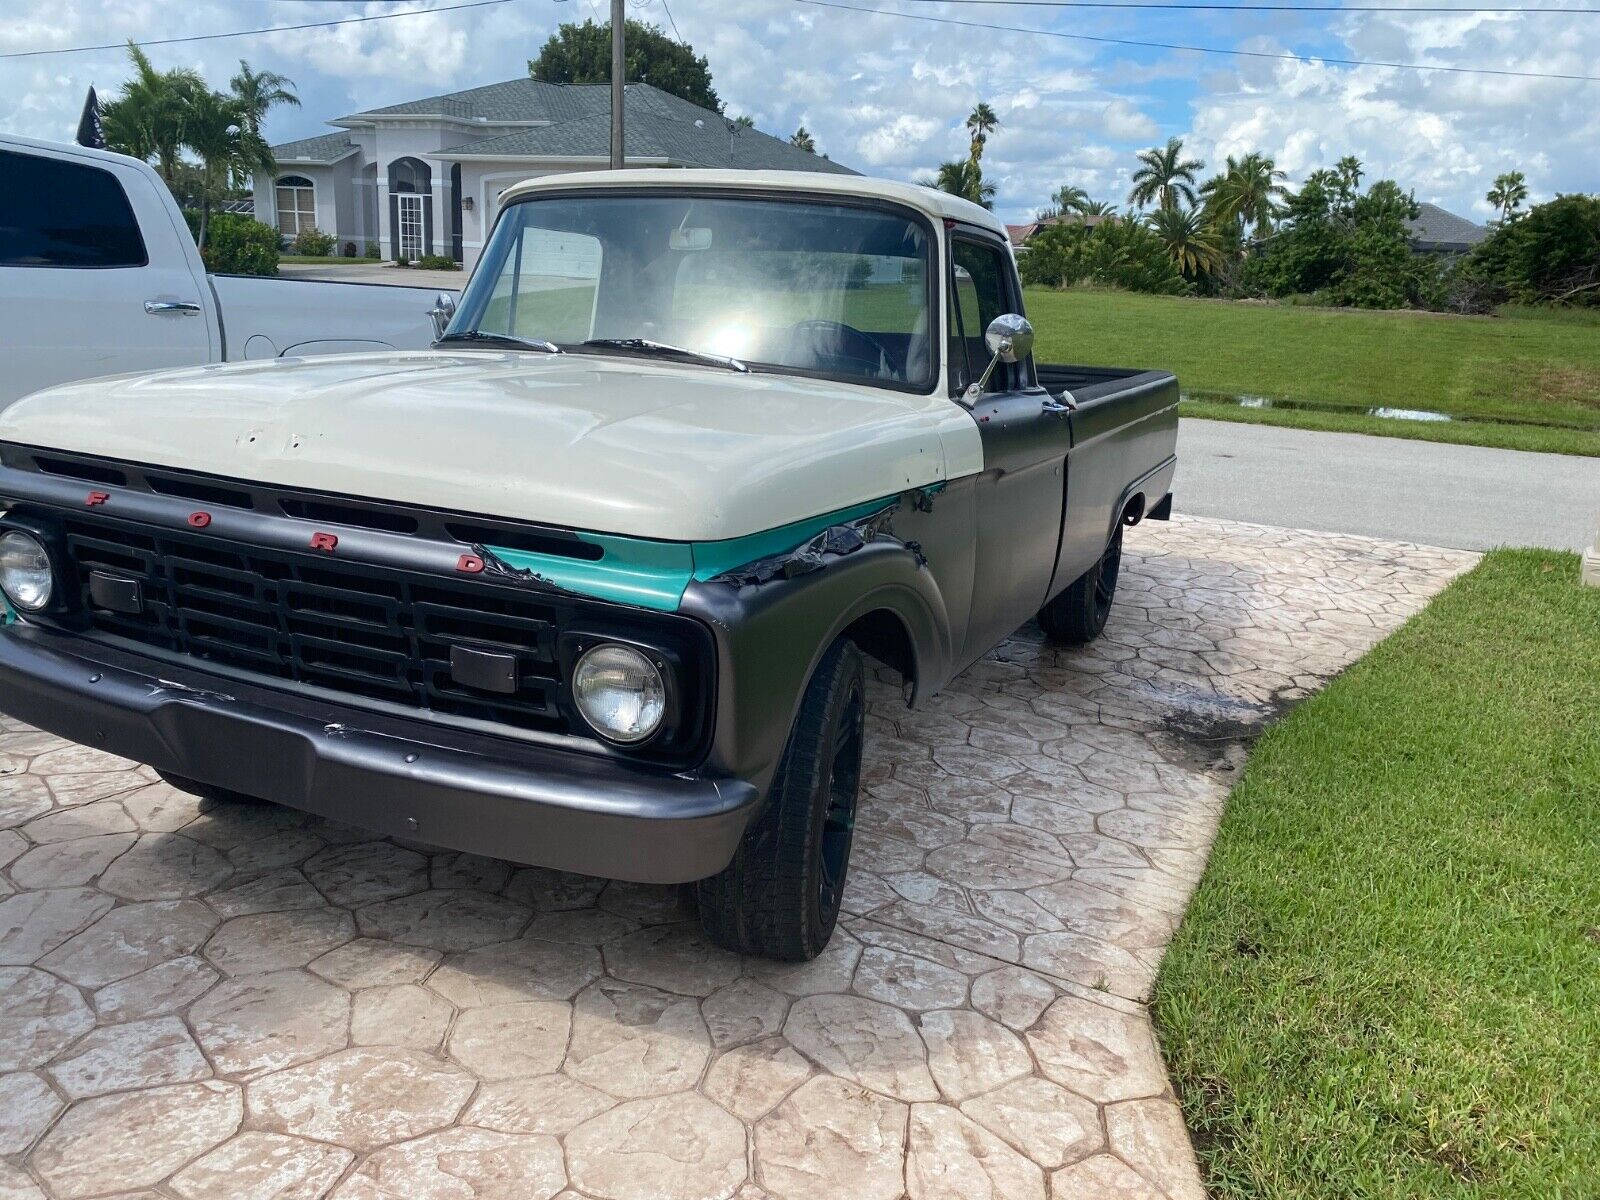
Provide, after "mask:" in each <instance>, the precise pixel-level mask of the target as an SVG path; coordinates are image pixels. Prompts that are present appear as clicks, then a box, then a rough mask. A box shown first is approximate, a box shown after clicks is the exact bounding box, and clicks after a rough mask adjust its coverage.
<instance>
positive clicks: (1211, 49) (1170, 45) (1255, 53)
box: [792, 0, 1600, 83]
mask: <svg viewBox="0 0 1600 1200" xmlns="http://www.w3.org/2000/svg"><path fill="white" fill-rule="evenodd" d="M792 2H793V3H795V4H809V5H811V6H813V7H815V8H837V9H839V10H841V11H842V12H853V13H866V14H867V15H868V16H876V17H900V18H902V19H904V20H907V21H931V22H933V23H934V24H936V25H960V26H962V27H963V28H966V29H984V30H988V31H990V32H995V33H1026V34H1029V35H1031V36H1033V37H1049V38H1063V39H1065V40H1067V41H1072V42H1096V43H1099V44H1101V45H1108V46H1137V47H1140V48H1143V49H1146V50H1187V51H1190V52H1191V53H1194V54H1227V55H1233V56H1237V57H1242V58H1267V59H1276V60H1279V61H1283V62H1299V63H1310V64H1313V65H1315V64H1317V63H1330V64H1332V65H1334V66H1337V67H1387V68H1389V69H1391V70H1396V71H1445V72H1449V73H1451V74H1455V75H1503V76H1510V77H1512V78H1516V79H1566V80H1572V81H1575V82H1578V83H1600V75H1563V74H1558V73H1555V72H1547V71H1510V70H1502V69H1498V68H1495V67H1445V66H1438V65H1435V64H1432V63H1399V62H1380V61H1377V60H1373V59H1361V58H1330V57H1327V56H1325V55H1320V54H1316V55H1308V54H1287V53H1281V54H1275V53H1272V52H1270V51H1266V50H1224V49H1221V48H1220V47H1217V46H1186V45H1183V44H1181V43H1178V42H1146V41H1139V40H1136V39H1134V38H1115V37H1097V36H1095V35H1094V34H1089V33H1062V32H1060V31H1058V30H1055V29H1028V28H1025V27H1024V26H1021V25H995V24H992V23H990V22H986V21H963V20H961V19H960V18H959V17H935V16H930V15H928V14H926V13H908V12H896V11H895V10H894V9H892V8H858V7H857V6H855V5H853V4H840V3H838V2H837V0H792Z"/></svg>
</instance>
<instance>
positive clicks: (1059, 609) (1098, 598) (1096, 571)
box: [1039, 521, 1122, 646]
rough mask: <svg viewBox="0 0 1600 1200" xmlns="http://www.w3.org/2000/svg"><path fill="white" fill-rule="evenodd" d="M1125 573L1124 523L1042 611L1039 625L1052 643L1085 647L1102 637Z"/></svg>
mask: <svg viewBox="0 0 1600 1200" xmlns="http://www.w3.org/2000/svg"><path fill="white" fill-rule="evenodd" d="M1121 572H1122V522H1120V521H1118V522H1117V530H1116V532H1115V533H1113V534H1112V535H1111V540H1110V541H1109V542H1108V543H1106V548H1105V552H1104V553H1103V554H1101V556H1100V559H1099V561H1098V562H1096V563H1095V564H1094V566H1092V567H1090V568H1089V569H1088V570H1087V571H1085V572H1084V573H1083V574H1082V575H1080V576H1078V578H1077V579H1075V580H1073V581H1072V583H1071V584H1070V585H1069V586H1068V587H1067V590H1066V591H1064V592H1062V593H1061V594H1060V595H1059V596H1057V597H1056V598H1055V599H1054V600H1052V601H1050V603H1049V604H1046V605H1045V606H1044V607H1043V608H1041V609H1040V610H1039V627H1040V628H1041V629H1043V630H1044V635H1045V637H1047V638H1049V639H1050V640H1051V641H1052V642H1060V643H1062V644H1064V645H1067V646H1085V645H1088V643H1090V642H1092V641H1094V639H1095V638H1097V637H1099V636H1100V631H1101V630H1102V629H1104V628H1105V627H1106V618H1107V617H1109V616H1110V615H1111V601H1112V599H1113V598H1114V597H1115V596H1116V594H1117V576H1118V575H1119V574H1121Z"/></svg>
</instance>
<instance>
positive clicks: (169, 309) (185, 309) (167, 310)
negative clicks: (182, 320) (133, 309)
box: [144, 300, 200, 317]
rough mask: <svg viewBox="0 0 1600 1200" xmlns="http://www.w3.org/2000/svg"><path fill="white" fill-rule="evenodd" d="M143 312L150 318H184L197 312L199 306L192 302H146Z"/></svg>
mask: <svg viewBox="0 0 1600 1200" xmlns="http://www.w3.org/2000/svg"><path fill="white" fill-rule="evenodd" d="M144 311H145V312H147V313H149V314H150V315H151V316H152V317H168V316H174V315H176V316H180V317H184V316H188V315H189V314H190V313H197V312H199V311H200V306H199V305H198V304H196V303H195V302H194V301H193V300H146V301H145V302H144Z"/></svg>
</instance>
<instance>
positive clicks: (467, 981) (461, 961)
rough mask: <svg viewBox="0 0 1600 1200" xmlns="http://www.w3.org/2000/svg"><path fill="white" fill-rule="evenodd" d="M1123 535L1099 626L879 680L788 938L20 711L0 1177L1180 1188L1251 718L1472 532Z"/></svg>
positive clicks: (179, 1188)
mask: <svg viewBox="0 0 1600 1200" xmlns="http://www.w3.org/2000/svg"><path fill="white" fill-rule="evenodd" d="M1128 544H1129V559H1128V561H1127V563H1126V565H1125V568H1124V574H1123V581H1122V592H1121V596H1120V598H1119V603H1118V605H1117V607H1116V609H1115V611H1114V615H1113V617H1112V620H1111V623H1110V626H1109V627H1108V629H1107V631H1106V635H1105V637H1104V638H1103V639H1102V641H1101V642H1100V643H1098V644H1097V645H1096V646H1095V647H1093V648H1091V649H1089V650H1087V651H1077V652H1069V651H1063V650H1055V649H1051V648H1048V647H1046V646H1045V645H1043V644H1042V642H1041V641H1040V639H1039V637H1038V635H1037V632H1036V631H1033V630H1026V631H1023V632H1022V633H1020V634H1019V635H1018V636H1017V637H1015V638H1014V639H1012V640H1011V641H1010V642H1008V643H1007V644H1006V645H1004V646H1003V647H1001V648H1000V649H999V650H997V651H996V652H995V653H994V654H992V655H991V656H990V657H988V658H987V659H985V660H984V661H983V662H982V663H980V664H979V665H978V666H976V667H975V668H974V669H972V670H971V671H969V672H967V673H966V674H965V675H964V676H963V677H962V678H961V679H960V680H959V681H958V682H957V683H956V684H955V685H954V686H953V687H951V688H950V690H949V691H948V692H947V693H946V694H944V695H942V696H941V697H939V698H938V699H937V700H936V701H935V702H934V703H933V705H932V706H931V708H930V709H929V710H928V711H926V712H923V713H919V714H915V715H908V714H907V713H906V712H905V711H904V709H902V708H900V707H898V705H897V703H896V696H895V693H894V691H893V689H892V688H890V687H888V686H887V685H884V686H881V687H879V688H878V689H877V695H876V697H875V703H874V708H873V714H872V717H871V720H872V724H873V730H872V732H873V734H874V736H873V738H872V742H871V751H870V753H871V761H870V764H869V772H868V778H869V782H868V788H869V792H870V795H869V797H868V798H867V800H866V803H865V805H864V810H863V815H862V819H861V828H860V831H859V833H858V838H857V849H856V870H855V871H854V872H853V873H852V880H851V888H850V894H849V897H848V905H847V907H848V910H849V913H850V915H849V917H848V918H847V919H846V920H845V921H844V922H843V925H842V927H841V929H840V931H839V932H838V934H837V935H836V937H835V938H834V941H833V943H832V945H831V946H830V948H829V949H828V951H827V953H826V954H825V955H824V956H823V957H822V958H820V959H819V960H817V961H816V962H814V963H810V964H807V965H804V966H782V965H776V964H772V963H766V962H759V961H751V960H744V961H741V960H740V959H738V958H736V957H734V956H731V955H728V954H724V953H721V952H719V951H716V950H713V949H711V948H710V947H708V946H706V945H705V944H704V943H703V942H701V941H700V939H699V937H698V936H697V935H696V933H695V927H694V925H693V923H692V921H691V919H690V914H689V913H688V912H687V911H686V910H685V908H684V906H683V904H682V902H681V899H680V895H679V892H678V891H677V890H676V889H663V888H646V887H639V886H631V885H623V884H616V883H612V884H606V883H604V882H602V881H599V880H591V879H584V878H577V877H571V876H563V875H558V874H554V873H552V872H548V871H543V870H536V869H526V868H519V867H516V866H514V865H513V864H510V863H505V862H498V861H494V860H490V859H483V858H474V857H470V856H462V855H457V854H451V853H443V852H434V851H430V850H429V849H428V848H427V847H421V846H407V845H399V844H396V843H394V842H389V841H375V840H373V839H371V838H370V837H369V836H367V835H366V834H364V833H362V832H361V831H360V830H356V829H350V828H344V827H340V826H336V825H332V824H329V823H326V822H323V821H318V820H313V819H311V818H308V817H304V816H301V815H299V814H297V813H294V812H291V811H289V810H286V809H280V808H273V807H267V806H254V805H224V806H220V807H215V808H212V809H210V811H207V812H204V813H202V812H201V811H200V806H199V804H198V802H197V801H196V800H195V799H194V798H192V797H190V796H188V795H186V794H184V793H182V792H178V791H175V790H173V789H172V788H170V787H168V786H166V785H164V784H161V783H157V782H153V781H152V780H153V777H152V776H151V775H150V774H149V773H148V771H147V770H145V769H144V768H140V767H136V766H134V765H133V764H131V763H126V762H122V761H119V760H116V759H111V758H108V757H107V756H105V755H103V754H100V753H97V752H95V751H92V750H87V749H82V748H79V747H75V746H71V745H68V744H66V743H63V742H61V741H59V740H57V739H55V738H52V737H49V736H46V735H43V734H39V733H35V732H31V731H29V730H27V729H26V728H23V727H20V726H18V725H17V724H16V723H14V722H12V723H10V724H9V725H8V726H7V732H5V733H4V734H3V735H0V772H3V778H0V864H3V865H4V868H5V874H4V882H3V883H0V895H3V896H4V899H0V1072H4V1074H0V1154H3V1155H4V1159H3V1161H0V1197H3V1198H5V1200H24V1198H34V1197H39V1196H41V1195H48V1196H54V1197H62V1198H77V1197H91V1196H107V1195H113V1194H114V1195H118V1196H121V1197H129V1198H131V1197H134V1196H138V1197H141V1198H148V1197H154V1196H167V1197H180V1198H186V1200H198V1198H202V1197H204V1198H211V1197H216V1198H224V1197H225V1198H227V1200H253V1198H256V1197H262V1198H265V1197H288V1196H292V1197H295V1198H297V1200H309V1198H312V1197H319V1196H323V1195H328V1194H332V1195H334V1196H336V1197H339V1198H340V1200H376V1198H379V1197H390V1198H395V1200H399V1198H404V1200H493V1198H501V1197H504V1198H515V1200H542V1198H547V1197H552V1196H557V1195H559V1196H562V1197H578V1196H587V1197H596V1198H606V1200H674V1198H678V1197H683V1198H689V1197H693V1198H718V1197H738V1198H739V1200H756V1198H758V1197H764V1196H771V1197H781V1198H784V1200H807V1198H812V1197H815V1198H818V1200H840V1198H845V1197H847V1198H849V1200H874V1198H880V1197H881V1198H882V1200H894V1198H896V1197H900V1196H902V1195H909V1196H911V1197H916V1198H918V1200H923V1198H929V1200H933V1198H941V1200H942V1198H949V1200H958V1198H959V1200H983V1198H987V1197H994V1198H1004V1200H1043V1198H1044V1197H1046V1196H1054V1197H1058V1198H1066V1197H1071V1198H1073V1200H1093V1198H1095V1197H1119V1198H1130V1197H1132V1198H1138V1197H1166V1198H1168V1200H1182V1198H1188V1197H1196V1196H1199V1195H1200V1186H1199V1181H1198V1177H1197V1175H1196V1172H1195V1167H1194V1162H1193V1157H1192V1154H1191V1152H1190V1149H1189V1143H1188V1140H1187V1137H1186V1135H1185V1133H1184V1130H1183V1126H1182V1123H1181V1121H1180V1119H1179V1114H1178V1110H1177V1108H1176V1106H1175V1105H1174V1103H1173V1101H1172V1098H1171V1094H1170V1092H1169V1090H1168V1086H1167V1081H1166V1076H1165V1073H1164V1071H1163V1069H1162V1064H1161V1060H1160V1057H1159V1056H1158V1053H1157V1049H1156V1045H1155V1041H1154V1038H1153V1036H1152V1032H1151V1028H1150V1025H1149V1022H1148V1020H1147V1018H1146V1014H1145V1010H1144V1008H1143V1007H1142V1005H1141V1002H1140V1001H1141V998H1142V997H1144V995H1145V994H1146V990H1147V988H1148V986H1149V984H1150V980H1151V978H1152V973H1153V972H1154V970H1155V968H1156V963H1157V959H1158V957H1159V955H1160V952H1161V948H1162V946H1163V945H1164V944H1165V942H1166V941H1167V939H1168V936H1169V935H1170V933H1171V931H1172V929H1173V927H1174V924H1175V923H1176V921H1177V920H1178V917H1179V914H1180V913H1181V912H1182V909H1183V906H1184V903H1185V901H1186V898H1187V897H1188V895H1189V893H1190V891H1191V889H1192V888H1193V886H1194V883H1195V881H1196V879H1197V877H1198V875H1199V872H1200V869H1201V866H1202V863H1203V860H1204V857H1205V851H1206V847H1207V845H1208V844H1209V841H1210V839H1211V836H1212V833H1213V829H1214V826H1215V823H1216V820H1217V817H1218V813H1219V809H1220V806H1221V802H1222V799H1223V796H1224V795H1225V793H1226V791H1227V788H1228V786H1229V782H1230V778H1231V775H1232V772H1233V771H1234V770H1235V769H1236V767H1237V765H1238V763H1239V762H1240V760H1241V758H1242V753H1243V751H1242V745H1243V742H1244V740H1245V739H1247V738H1248V737H1249V736H1250V735H1251V734H1252V733H1253V732H1254V731H1255V730H1257V729H1259V728H1260V726H1261V725H1262V724H1263V723H1264V722H1266V721H1267V720H1269V719H1271V717H1272V716H1273V715H1274V714H1276V713H1277V712H1278V711H1280V709H1281V708H1282V707H1283V706H1284V705H1285V704H1287V703H1289V702H1291V701H1292V700H1294V699H1296V698H1299V697H1302V696H1304V695H1306V694H1307V693H1308V692H1310V691H1312V690H1313V689H1315V688H1316V687H1318V686H1319V685H1320V684H1321V683H1322V682H1323V681H1324V680H1325V679H1326V678H1327V677H1328V676H1329V675H1330V674H1332V673H1333V672H1335V671H1337V670H1339V669H1340V668H1341V667H1342V666H1343V665H1345V664H1346V663H1348V662H1349V661H1350V660H1351V659H1352V658H1354V657H1355V656H1357V655H1358V654H1360V653H1361V652H1362V651H1363V650H1364V649H1366V648H1367V647H1368V646H1369V645H1370V644H1371V643H1373V642H1374V641H1375V640H1377V639H1378V638H1380V637H1381V636H1383V634H1384V633H1385V632H1386V631H1388V630H1389V629H1391V628H1393V627H1394V626H1395V625H1396V624H1398V623H1399V622H1400V621H1402V620H1404V619H1405V618H1406V617H1407V616H1408V615H1409V614H1411V613H1412V612H1414V611H1415V610H1416V609H1417V608H1419V607H1420V606H1421V605H1422V604H1423V603H1424V602H1425V601H1426V599H1427V598H1428V597H1429V596H1430V595H1432V594H1433V593H1434V592H1435V591H1437V590H1438V589H1439V588H1440V587H1441V586H1443V584H1444V583H1445V582H1446V581H1447V580H1448V579H1449V578H1451V577H1452V576H1453V575H1455V574H1456V573H1457V572H1459V571H1461V570H1462V569H1464V568H1465V567H1467V566H1468V565H1470V563H1471V561H1472V556H1470V555H1467V554H1463V553H1460V552H1452V551H1438V550H1431V549H1426V548H1420V547H1416V546H1409V545H1402V544H1397V543H1386V542H1374V541H1368V540H1365V539H1361V538H1355V537H1330V536H1327V535H1320V534H1306V533H1296V532H1289V531H1284V530H1275V529H1266V528H1261V527H1257V526H1249V525H1240V524H1231V523H1226V522H1220V521H1206V520H1193V519H1190V520H1185V519H1179V520H1175V521H1174V522H1172V523H1171V524H1170V525H1166V526H1163V525H1147V526H1144V527H1141V528H1140V529H1138V530H1136V531H1134V533H1133V534H1132V535H1130V537H1129V540H1128ZM3 704H4V698H3V697H0V707H3Z"/></svg>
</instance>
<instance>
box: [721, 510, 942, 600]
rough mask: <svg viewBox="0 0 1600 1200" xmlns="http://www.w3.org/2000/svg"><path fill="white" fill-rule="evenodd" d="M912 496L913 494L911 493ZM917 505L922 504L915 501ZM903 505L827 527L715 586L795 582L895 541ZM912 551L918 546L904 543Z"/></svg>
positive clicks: (731, 572)
mask: <svg viewBox="0 0 1600 1200" xmlns="http://www.w3.org/2000/svg"><path fill="white" fill-rule="evenodd" d="M907 495H908V497H909V496H911V495H912V493H908V494H907ZM912 503H913V504H916V503H918V501H916V500H913V501H912ZM901 504H902V502H901V501H900V500H895V501H894V502H893V503H892V504H887V505H885V506H884V507H883V508H880V509H879V510H878V511H876V512H873V513H869V514H868V515H866V516H864V517H858V518H856V519H855V520H854V521H845V522H842V523H840V524H838V525H829V526H828V527H827V528H825V529H823V530H821V531H820V532H818V533H816V534H814V535H813V536H811V537H809V538H807V539H806V540H805V541H803V542H801V543H800V544H799V545H798V546H796V547H795V548H794V549H792V550H789V551H786V552H784V553H782V554H769V555H767V556H766V557H764V558H758V559H755V560H753V561H751V562H748V563H745V564H744V565H742V566H738V567H734V568H732V569H731V570H728V571H724V572H722V573H721V574H719V575H715V576H713V577H712V578H711V580H710V582H711V583H725V584H728V585H730V586H733V587H749V586H753V585H757V584H762V583H770V582H771V581H772V580H774V579H794V578H796V577H798V576H801V575H809V574H810V573H811V572H813V571H820V570H822V569H823V568H824V567H826V566H827V565H828V563H829V562H830V561H831V560H833V559H838V558H844V557H847V556H848V555H851V554H854V553H856V551H858V550H860V549H861V548H862V547H864V546H866V545H868V544H869V543H871V542H873V541H875V540H877V539H878V538H889V539H891V540H898V539H895V538H894V533H893V531H892V529H891V528H890V526H891V523H892V522H893V520H894V515H895V514H896V513H897V512H899V511H900V508H901ZM901 544H902V545H906V546H907V548H910V546H911V545H914V543H901ZM915 553H916V554H917V565H918V566H921V565H922V564H923V562H924V561H925V560H924V559H923V558H922V555H921V551H920V550H917V551H915Z"/></svg>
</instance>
